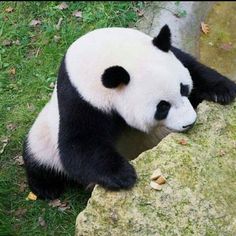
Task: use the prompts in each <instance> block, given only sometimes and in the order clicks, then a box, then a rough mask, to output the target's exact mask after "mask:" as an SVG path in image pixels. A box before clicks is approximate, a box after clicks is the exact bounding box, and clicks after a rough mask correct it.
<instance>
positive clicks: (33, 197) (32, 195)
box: [26, 192, 37, 201]
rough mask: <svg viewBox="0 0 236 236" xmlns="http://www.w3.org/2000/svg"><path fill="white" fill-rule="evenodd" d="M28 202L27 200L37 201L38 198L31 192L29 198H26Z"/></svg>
mask: <svg viewBox="0 0 236 236" xmlns="http://www.w3.org/2000/svg"><path fill="white" fill-rule="evenodd" d="M26 200H27V201H28V200H31V201H36V200H37V196H36V195H35V194H34V193H32V192H30V193H29V194H28V196H27V197H26Z"/></svg>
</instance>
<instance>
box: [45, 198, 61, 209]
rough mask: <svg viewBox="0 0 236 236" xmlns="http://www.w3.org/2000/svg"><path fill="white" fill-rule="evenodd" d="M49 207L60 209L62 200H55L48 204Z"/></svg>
mask: <svg viewBox="0 0 236 236" xmlns="http://www.w3.org/2000/svg"><path fill="white" fill-rule="evenodd" d="M48 205H49V206H52V207H58V206H61V200H60V199H54V200H52V201H50V202H49V203H48Z"/></svg>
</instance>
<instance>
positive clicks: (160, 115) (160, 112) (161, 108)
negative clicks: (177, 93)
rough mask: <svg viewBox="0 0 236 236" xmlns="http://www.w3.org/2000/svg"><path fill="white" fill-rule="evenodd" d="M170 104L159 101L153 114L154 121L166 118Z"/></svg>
mask: <svg viewBox="0 0 236 236" xmlns="http://www.w3.org/2000/svg"><path fill="white" fill-rule="evenodd" d="M170 107H171V105H170V103H169V102H167V101H164V100H162V101H160V102H159V104H158V105H157V110H156V113H155V119H157V120H163V119H165V118H166V117H167V115H168V112H169V110H170Z"/></svg>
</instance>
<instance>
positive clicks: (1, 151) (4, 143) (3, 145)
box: [0, 138, 9, 154]
mask: <svg viewBox="0 0 236 236" xmlns="http://www.w3.org/2000/svg"><path fill="white" fill-rule="evenodd" d="M8 142H9V138H5V139H3V140H1V143H2V147H1V149H0V154H2V153H3V152H4V151H5V148H6V146H7V144H8Z"/></svg>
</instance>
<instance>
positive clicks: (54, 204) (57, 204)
mask: <svg viewBox="0 0 236 236" xmlns="http://www.w3.org/2000/svg"><path fill="white" fill-rule="evenodd" d="M48 205H49V206H52V207H57V208H58V210H60V211H65V210H67V209H70V206H68V203H66V202H61V200H60V199H55V200H52V201H50V202H49V203H48Z"/></svg>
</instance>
